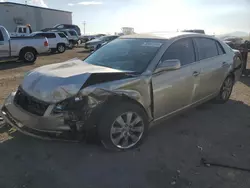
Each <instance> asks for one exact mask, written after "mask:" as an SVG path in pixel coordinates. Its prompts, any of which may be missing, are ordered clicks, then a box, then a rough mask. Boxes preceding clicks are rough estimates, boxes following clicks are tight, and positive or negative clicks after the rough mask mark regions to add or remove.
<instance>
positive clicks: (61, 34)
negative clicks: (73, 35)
mask: <svg viewBox="0 0 250 188" xmlns="http://www.w3.org/2000/svg"><path fill="white" fill-rule="evenodd" d="M58 35H59V36H60V37H61V38H66V36H65V35H64V34H63V33H58Z"/></svg>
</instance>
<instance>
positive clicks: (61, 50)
mask: <svg viewBox="0 0 250 188" xmlns="http://www.w3.org/2000/svg"><path fill="white" fill-rule="evenodd" d="M64 50H65V48H64V46H63V45H60V46H58V51H59V52H60V53H62V52H64Z"/></svg>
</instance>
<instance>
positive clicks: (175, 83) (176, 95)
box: [152, 38, 199, 120]
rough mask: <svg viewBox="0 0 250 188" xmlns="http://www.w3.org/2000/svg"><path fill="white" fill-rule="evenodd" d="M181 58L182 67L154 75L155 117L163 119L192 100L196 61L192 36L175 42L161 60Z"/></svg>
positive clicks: (196, 76) (196, 77)
mask: <svg viewBox="0 0 250 188" xmlns="http://www.w3.org/2000/svg"><path fill="white" fill-rule="evenodd" d="M169 59H179V60H180V62H181V68H180V69H177V70H173V71H165V72H159V73H156V74H154V75H153V77H152V85H153V100H154V117H155V119H156V120H158V119H161V118H163V117H165V116H167V115H168V114H171V113H173V112H175V111H178V110H180V109H182V108H184V107H186V106H188V105H189V104H191V102H192V97H193V94H194V92H195V82H196V79H198V75H196V74H195V73H196V66H197V64H198V63H199V62H196V57H195V51H194V45H193V41H192V39H191V38H185V39H180V40H178V41H176V42H174V43H173V44H172V45H171V46H170V47H169V48H168V49H167V50H166V52H165V53H164V55H163V57H162V59H161V61H160V62H163V61H164V60H169Z"/></svg>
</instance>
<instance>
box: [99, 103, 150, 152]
mask: <svg viewBox="0 0 250 188" xmlns="http://www.w3.org/2000/svg"><path fill="white" fill-rule="evenodd" d="M109 109H112V110H109V111H108V112H107V113H106V114H105V115H104V116H103V118H102V119H101V121H100V123H99V125H98V135H99V137H100V139H101V142H102V143H103V145H104V147H106V148H107V149H111V150H127V149H131V148H133V147H136V146H138V145H139V144H140V143H141V142H142V140H143V139H144V137H145V136H146V134H147V131H148V120H147V116H146V114H145V112H144V110H143V109H142V108H141V107H139V106H138V105H136V104H131V103H122V104H119V107H117V106H115V105H113V106H109Z"/></svg>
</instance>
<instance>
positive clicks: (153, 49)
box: [84, 39, 162, 73]
mask: <svg viewBox="0 0 250 188" xmlns="http://www.w3.org/2000/svg"><path fill="white" fill-rule="evenodd" d="M161 45H162V41H161V40H154V39H117V40H114V41H112V42H110V43H108V44H106V45H104V46H103V47H101V48H99V49H98V50H97V51H95V52H94V53H93V54H91V55H90V56H88V57H87V58H86V59H85V60H84V61H85V62H86V63H89V64H93V65H98V66H104V67H110V68H113V69H118V70H124V71H132V72H136V73H142V72H143V71H145V69H146V68H147V66H148V64H149V63H150V62H151V60H152V59H153V58H154V57H155V55H156V53H157V52H158V50H159V49H160V47H161Z"/></svg>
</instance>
